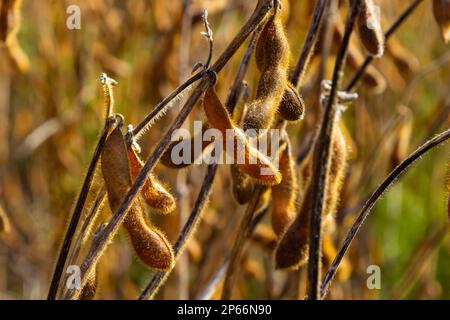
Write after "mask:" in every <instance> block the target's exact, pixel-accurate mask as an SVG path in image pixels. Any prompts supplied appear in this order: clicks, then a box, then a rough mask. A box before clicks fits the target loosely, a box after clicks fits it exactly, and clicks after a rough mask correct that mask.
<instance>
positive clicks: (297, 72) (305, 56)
mask: <svg viewBox="0 0 450 320" xmlns="http://www.w3.org/2000/svg"><path fill="white" fill-rule="evenodd" d="M328 3H329V0H318V1H317V2H316V6H315V8H314V13H313V17H312V20H311V23H310V25H309V30H308V34H307V35H306V38H305V42H304V43H303V47H302V52H301V53H300V56H299V58H298V60H297V64H296V65H295V68H294V71H293V72H292V74H291V79H290V81H291V83H292V84H293V85H294V86H295V87H298V86H299V85H301V84H302V80H303V77H304V75H305V73H306V67H307V66H308V64H309V60H310V59H311V57H312V55H313V53H314V47H315V45H316V42H317V38H318V37H319V33H320V32H319V30H320V25H321V23H322V17H323V14H324V12H325V8H326V7H327V5H328Z"/></svg>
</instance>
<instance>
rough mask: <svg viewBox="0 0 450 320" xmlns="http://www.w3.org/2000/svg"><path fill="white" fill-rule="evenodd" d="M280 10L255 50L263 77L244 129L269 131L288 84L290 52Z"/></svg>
mask: <svg viewBox="0 0 450 320" xmlns="http://www.w3.org/2000/svg"><path fill="white" fill-rule="evenodd" d="M278 10H279V9H275V12H274V14H273V15H272V16H271V17H270V19H269V21H268V22H267V23H266V25H265V26H264V29H263V31H262V32H261V34H260V36H259V39H258V42H257V46H256V48H255V57H256V63H257V65H258V66H259V67H260V68H261V76H260V79H259V83H258V88H257V91H256V97H255V100H254V101H253V102H252V103H251V104H250V105H249V106H248V108H247V112H246V114H245V117H244V127H243V128H244V130H247V129H256V130H257V129H268V128H269V127H270V126H271V125H272V122H273V120H274V118H275V114H276V112H277V108H278V106H279V104H280V102H281V101H282V98H283V94H284V90H285V88H286V86H287V83H288V80H287V76H288V67H289V59H290V50H289V43H288V40H287V38H286V34H285V30H284V26H283V22H282V17H281V14H280V13H278Z"/></svg>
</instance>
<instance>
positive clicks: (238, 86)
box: [225, 21, 264, 114]
mask: <svg viewBox="0 0 450 320" xmlns="http://www.w3.org/2000/svg"><path fill="white" fill-rule="evenodd" d="M263 26H264V21H261V23H260V24H259V27H258V28H257V29H256V30H255V32H253V34H252V36H251V38H250V41H249V43H248V46H247V50H246V51H245V54H244V56H243V58H242V61H241V64H240V65H239V69H238V71H237V74H236V77H235V78H234V81H233V83H232V84H231V87H230V90H229V93H228V97H227V100H226V101H225V107H226V108H227V110H228V112H229V113H230V114H233V111H234V108H235V106H236V104H237V102H238V99H239V95H240V93H241V90H242V81H243V80H244V76H245V74H246V73H247V69H248V66H249V64H250V59H251V57H252V54H253V51H254V49H255V45H256V39H257V38H258V35H259V33H260V32H261V30H262V27H263Z"/></svg>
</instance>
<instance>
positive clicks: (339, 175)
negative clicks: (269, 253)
mask: <svg viewBox="0 0 450 320" xmlns="http://www.w3.org/2000/svg"><path fill="white" fill-rule="evenodd" d="M330 148H331V150H330V166H329V168H328V172H327V179H326V185H325V190H324V200H323V201H324V203H323V209H322V215H323V216H324V218H323V221H326V218H330V216H331V215H333V214H334V213H335V211H336V209H337V207H338V203H339V199H340V195H341V191H342V182H343V179H344V176H345V171H346V163H347V146H346V144H345V139H344V137H343V135H342V132H341V131H340V129H339V126H338V125H336V126H335V128H334V130H333V134H332V142H331V146H330ZM310 159H311V157H307V158H306V159H305V160H310ZM305 168H307V169H308V168H309V169H311V166H310V165H309V166H308V165H306V166H305ZM308 174H309V173H308ZM307 180H309V182H308V186H307V191H306V193H305V196H304V197H303V201H302V205H301V209H300V211H299V213H298V214H297V217H296V218H295V220H294V221H293V222H292V224H291V225H290V226H289V228H288V229H287V230H286V232H285V233H284V234H283V236H282V238H281V240H280V242H279V244H278V247H277V249H276V251H275V265H276V268H277V269H281V268H299V267H301V266H303V265H304V264H305V263H306V262H307V261H308V248H309V223H310V215H311V210H312V207H311V183H310V178H308V179H307Z"/></svg>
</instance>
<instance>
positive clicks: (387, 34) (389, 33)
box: [345, 0, 423, 91]
mask: <svg viewBox="0 0 450 320" xmlns="http://www.w3.org/2000/svg"><path fill="white" fill-rule="evenodd" d="M422 1H423V0H414V1H413V2H412V3H411V4H410V5H409V6H408V8H406V9H405V11H403V13H402V14H401V15H400V16H399V17H398V18H397V20H395V21H394V23H393V24H392V25H391V26H390V27H389V29H388V30H387V31H386V32H385V33H384V37H385V41H386V42H387V41H388V39H389V38H390V36H392V35H393V34H394V33H395V31H396V30H397V29H398V28H399V27H400V26H401V25H402V23H403V22H404V21H405V20H406V19H407V18H408V17H409V16H410V15H411V14H412V13H413V12H414V10H415V9H416V8H417V7H418V5H419V4H420V3H421V2H422ZM373 59H374V57H373V56H367V57H366V59H365V60H364V63H363V64H362V65H361V66H360V67H359V69H358V71H356V73H355V75H354V76H353V78H352V79H351V80H350V81H349V83H348V84H347V86H346V88H345V90H346V91H350V90H352V89H353V87H354V86H355V85H356V84H357V83H358V81H359V79H360V78H361V77H362V76H363V74H364V72H365V71H366V68H367V67H368V66H369V64H370V63H371V62H372V60H373Z"/></svg>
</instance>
